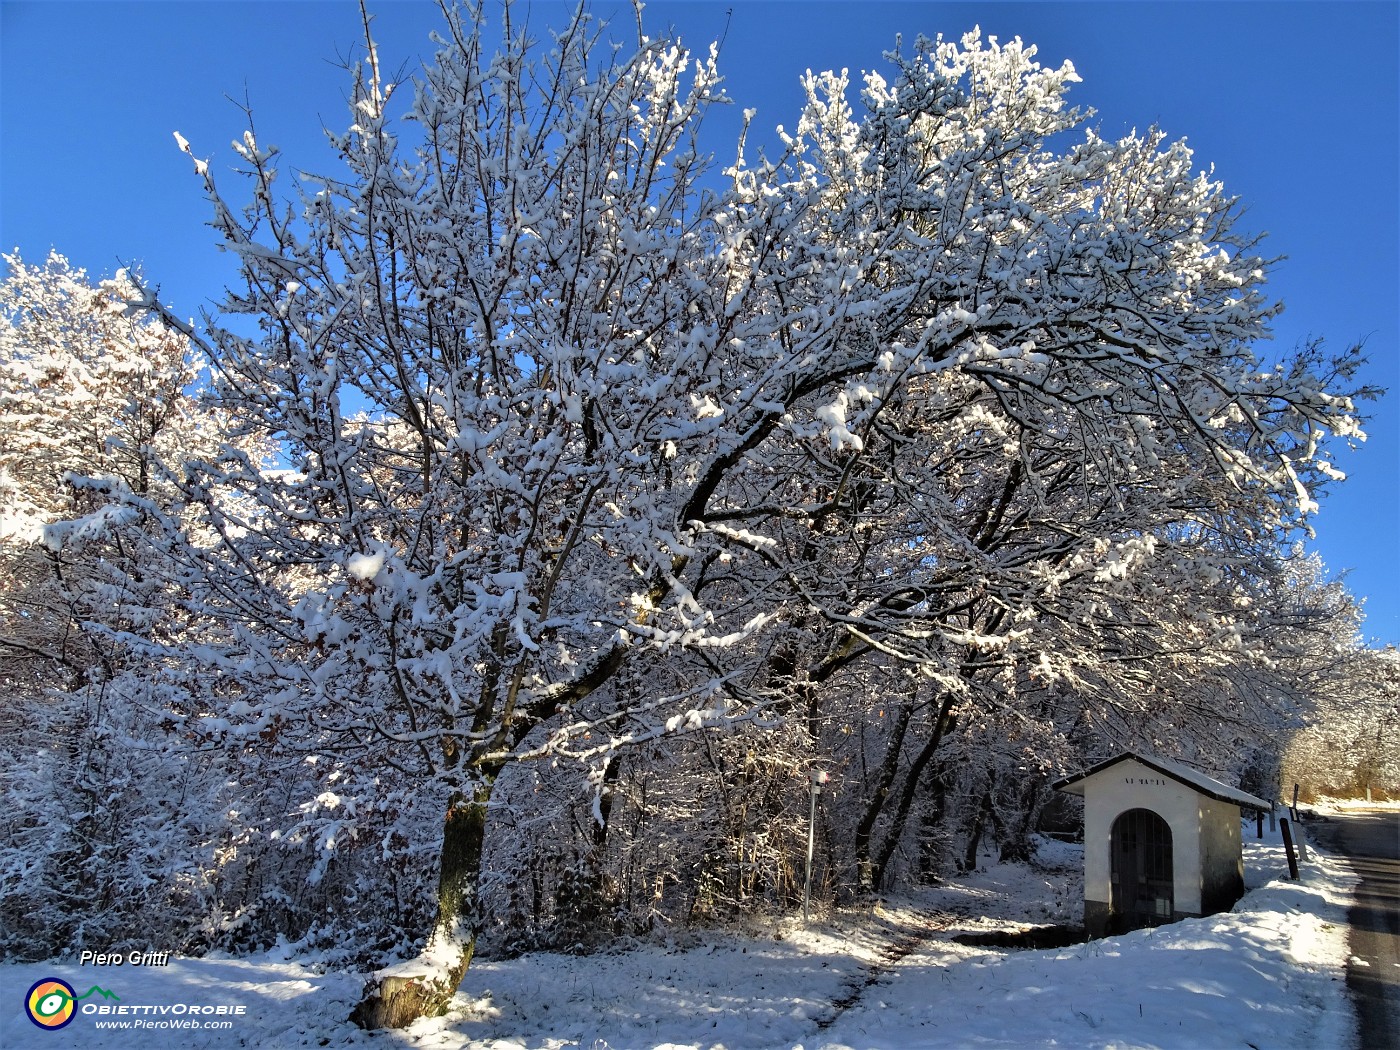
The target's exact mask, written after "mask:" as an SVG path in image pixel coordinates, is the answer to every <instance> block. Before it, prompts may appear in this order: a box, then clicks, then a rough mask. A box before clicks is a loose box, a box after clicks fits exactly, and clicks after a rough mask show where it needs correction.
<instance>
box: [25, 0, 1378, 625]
mask: <svg viewBox="0 0 1400 1050" xmlns="http://www.w3.org/2000/svg"><path fill="white" fill-rule="evenodd" d="M731 9H732V17H730V18H729V26H728V35H727V38H726V40H725V44H724V49H723V52H722V55H721V68H722V70H723V72H724V73H725V75H726V77H727V90H728V93H729V95H730V96H731V97H732V98H733V99H734V100H735V101H736V103H738V105H737V106H736V107H734V110H736V111H737V109H739V108H742V107H745V106H752V107H756V108H757V109H758V119H757V124H758V125H759V126H764V127H772V126H773V125H775V124H780V123H786V124H789V125H791V124H792V123H793V122H794V118H795V115H796V112H797V107H798V104H799V101H800V91H799V89H798V85H797V78H798V76H799V75H800V74H801V73H802V72H803V70H805V69H807V68H811V69H813V70H818V69H828V68H841V67H848V68H849V69H850V70H851V71H852V73H853V74H857V75H858V73H859V71H861V70H864V69H869V68H873V67H880V66H882V60H881V53H882V52H883V51H885V50H887V49H889V48H890V47H891V46H892V44H893V42H894V38H895V35H896V34H897V33H903V34H904V36H905V39H906V41H912V38H913V37H914V36H915V35H917V34H918V33H921V32H922V33H925V34H927V35H929V36H932V35H934V34H936V33H943V34H944V35H945V36H950V37H958V36H961V34H962V33H963V32H965V31H966V30H968V29H969V28H971V27H972V26H973V25H977V24H980V25H981V27H982V29H983V31H984V33H990V34H995V35H997V36H999V37H1001V38H1002V39H1009V38H1010V37H1013V36H1020V37H1021V38H1022V39H1023V40H1025V41H1026V42H1027V43H1034V44H1036V45H1038V46H1039V48H1040V53H1041V59H1042V61H1044V62H1046V63H1052V64H1058V63H1059V62H1060V61H1062V60H1063V59H1066V58H1068V59H1070V60H1072V61H1073V62H1074V64H1075V66H1076V68H1077V69H1078V71H1079V74H1080V76H1081V77H1082V78H1083V80H1084V83H1083V84H1081V85H1078V87H1077V88H1076V89H1075V91H1074V92H1073V94H1072V96H1071V97H1072V98H1073V99H1074V100H1075V101H1076V102H1077V103H1078V104H1080V105H1087V106H1092V107H1093V108H1094V109H1096V110H1097V111H1098V115H1097V117H1096V120H1097V122H1098V123H1099V125H1100V127H1101V130H1102V133H1104V134H1106V135H1113V134H1118V133H1121V132H1123V131H1126V130H1127V129H1129V128H1132V127H1138V128H1145V127H1146V126H1148V125H1150V124H1153V123H1156V124H1159V125H1161V126H1162V127H1163V128H1164V129H1165V130H1166V131H1167V132H1168V133H1169V134H1170V135H1171V136H1173V137H1185V138H1186V139H1187V140H1188V141H1189V142H1190V143H1191V144H1192V146H1193V147H1194V148H1195V150H1196V157H1197V159H1198V160H1199V161H1200V163H1201V165H1202V166H1203V167H1205V166H1208V165H1212V164H1213V165H1214V166H1215V171H1216V175H1217V177H1219V178H1221V179H1223V180H1224V182H1225V185H1226V187H1227V188H1228V189H1229V190H1231V191H1232V192H1233V193H1235V194H1237V195H1239V196H1240V197H1242V198H1243V199H1244V201H1245V202H1246V203H1247V204H1248V206H1249V212H1248V214H1247V217H1246V224H1247V225H1248V226H1249V227H1250V229H1252V230H1254V231H1257V232H1260V233H1267V234H1268V235H1269V236H1268V239H1267V241H1266V243H1265V253H1266V254H1269V255H1284V256H1287V257H1288V258H1287V261H1285V262H1283V263H1282V264H1281V265H1280V266H1279V267H1278V268H1277V270H1276V272H1275V274H1274V275H1273V277H1272V287H1273V292H1274V294H1275V295H1276V296H1277V297H1278V298H1280V299H1282V300H1283V301H1284V302H1285V303H1286V304H1287V310H1286V312H1285V313H1284V315H1283V317H1282V318H1281V320H1280V322H1279V323H1278V325H1277V326H1276V333H1277V342H1278V345H1279V346H1280V347H1283V348H1287V347H1289V346H1292V345H1293V344H1295V343H1297V342H1299V341H1301V340H1304V339H1306V338H1308V337H1310V336H1324V337H1326V338H1327V340H1328V341H1329V342H1330V343H1332V344H1333V345H1335V346H1336V347H1338V348H1340V347H1342V346H1343V345H1345V344H1348V343H1350V342H1353V341H1356V340H1360V339H1365V340H1366V343H1367V348H1368V351H1369V354H1370V356H1371V359H1372V364H1371V366H1370V369H1369V372H1368V374H1367V377H1366V378H1367V380H1368V381H1369V382H1371V383H1373V384H1376V385H1381V386H1385V387H1387V388H1389V389H1390V390H1391V391H1392V393H1390V394H1389V395H1388V396H1387V397H1386V398H1385V399H1384V400H1382V401H1381V402H1379V403H1376V404H1373V405H1372V406H1371V408H1370V410H1371V411H1372V412H1373V413H1374V416H1375V418H1374V419H1373V420H1372V421H1371V424H1370V426H1369V427H1368V428H1367V430H1368V431H1369V433H1370V436H1371V439H1370V441H1369V442H1368V443H1367V444H1366V446H1365V447H1364V448H1363V449H1362V450H1361V451H1360V452H1357V453H1343V454H1341V455H1340V456H1339V461H1340V462H1339V465H1340V466H1341V467H1342V469H1344V470H1346V471H1347V472H1348V473H1349V475H1350V479H1349V480H1348V481H1347V482H1346V483H1345V484H1344V485H1341V486H1339V487H1337V489H1336V490H1335V491H1334V492H1333V493H1331V494H1330V495H1328V496H1326V497H1325V498H1324V500H1323V502H1322V511H1321V513H1320V515H1319V516H1318V517H1317V519H1316V522H1315V524H1316V529H1317V533H1318V538H1317V542H1316V547H1317V549H1318V550H1319V551H1320V552H1321V553H1322V555H1323V557H1324V559H1325V560H1326V562H1327V564H1328V565H1329V566H1330V567H1331V568H1332V569H1333V570H1334V571H1341V570H1351V572H1350V576H1349V583H1350V586H1351V588H1352V590H1353V591H1354V592H1355V593H1357V594H1359V595H1364V596H1366V597H1367V609H1368V613H1369V618H1368V622H1367V627H1366V631H1367V634H1368V635H1369V636H1371V637H1373V638H1375V639H1378V640H1380V641H1382V642H1394V643H1400V586H1398V585H1400V569H1398V568H1397V556H1396V551H1397V546H1400V428H1397V415H1398V414H1400V413H1397V405H1400V370H1397V361H1400V345H1398V344H1400V331H1398V330H1397V329H1398V327H1400V326H1398V325H1397V313H1398V312H1400V310H1398V308H1397V299H1400V273H1398V272H1397V242H1398V241H1400V221H1397V201H1398V200H1400V188H1397V171H1398V170H1400V159H1397V139H1398V138H1400V134H1398V132H1400V107H1397V99H1398V98H1400V73H1397V55H1400V29H1398V28H1397V26H1398V25H1400V17H1398V16H1400V4H1397V3H1395V2H1394V0H1376V2H1362V3H1346V2H1326V3H1322V2H1288V0H1273V2H1262V0H1261V2H1232V0H1203V2H1176V3H1167V2H1161V3H1157V2H1149V3H1128V2H1097V3H1090V2H1080V3H1058V2H1053V3H995V2H983V3H978V4H960V3H912V2H911V3H855V2H846V3H839V2H827V3H820V2H815V3H814V2H805V3H804V2H796V0H793V2H749V0H715V2H709V3H682V2H670V0H656V2H653V3H651V4H649V5H648V7H647V9H646V14H645V20H646V22H647V24H648V29H649V31H650V33H651V34H652V35H654V36H655V35H661V33H663V32H664V31H666V30H667V29H668V28H671V27H674V28H675V29H676V30H677V31H679V32H680V33H681V35H682V38H683V39H684V40H685V42H686V43H688V44H691V45H693V46H696V47H703V46H706V45H707V44H708V42H709V41H710V40H712V39H716V38H718V37H719V36H720V35H721V34H722V33H724V31H725V24H726V17H727V12H729V11H730V10H731ZM520 10H522V11H524V10H528V13H529V16H530V19H531V23H532V25H534V26H537V27H539V28H540V29H541V30H543V28H544V27H545V26H547V25H558V24H561V22H562V20H563V18H564V13H565V8H564V7H563V6H562V5H559V4H555V3H534V4H531V5H528V7H527V5H525V4H523V3H522V4H521V6H520ZM593 10H594V12H595V13H596V14H598V15H600V16H603V17H608V18H612V19H613V20H615V21H617V22H619V23H621V24H623V25H626V24H629V23H630V21H631V18H632V15H631V8H630V4H627V3H621V2H618V0H605V2H600V3H596V4H594V6H593ZM372 11H373V12H374V13H375V15H376V21H375V29H376V34H377V36H378V38H379V41H380V51H381V61H382V64H383V65H384V66H385V68H386V70H398V69H400V68H401V67H405V68H406V69H407V70H408V71H409V72H410V73H411V72H412V71H413V70H414V69H415V68H416V67H417V66H418V64H419V62H420V60H421V59H422V58H424V57H426V56H428V55H429V54H430V53H431V45H430V43H429V41H428V33H429V32H430V31H431V30H432V29H433V28H435V27H436V26H437V25H438V22H439V15H438V13H437V9H436V6H435V5H434V4H431V3H428V2H425V0H377V2H374V3H373V4H372ZM360 40H361V31H360V24H359V13H358V8H357V6H356V4H355V2H354V0H322V2H295V0H283V2H248V0H241V2H224V3H212V2H209V3H202V2H183V3H177V2H165V3H154V2H142V3H131V2H112V3H94V2H84V3H77V2H74V3H69V2H62V0H49V2H37V3H21V2H11V0H0V154H2V155H0V246H3V247H4V248H5V249H6V250H9V249H10V248H13V247H18V248H19V249H20V251H21V253H22V255H23V256H24V257H25V258H26V259H27V260H28V261H30V262H38V261H40V260H41V259H42V257H43V256H44V255H45V254H46V253H47V252H48V250H49V248H50V246H52V247H55V248H57V249H58V250H59V251H61V252H63V253H64V254H66V255H67V256H68V257H69V258H70V259H72V260H73V261H74V262H75V263H77V264H79V265H81V266H84V267H86V268H87V269H88V270H89V272H90V273H93V274H106V273H110V272H111V271H112V270H114V269H115V268H116V267H117V265H119V264H120V263H129V262H139V263H140V264H141V265H142V267H143V269H144V270H145V272H146V273H147V274H148V275H149V276H150V277H151V278H152V279H153V280H154V281H155V282H157V283H158V284H159V285H160V287H161V290H162V294H163V296H164V297H165V298H166V299H167V300H168V301H170V302H172V303H173V304H174V306H175V307H176V309H177V310H178V311H179V312H181V313H184V314H194V313H196V312H197V311H198V310H199V308H200V307H201V306H202V305H203V304H205V303H207V302H208V301H209V300H211V299H214V298H216V297H217V295H218V292H219V290H220V288H221V287H222V284H223V282H224V281H225V280H227V279H228V277H229V273H230V271H229V261H228V260H227V258H225V257H224V256H222V255H220V254H219V253H218V252H217V251H216V250H215V248H214V238H213V234H212V231H210V230H209V229H208V228H207V227H206V226H205V223H206V222H207V220H208V208H207V205H206V203H205V201H204V200H203V198H202V195H201V187H200V184H199V182H198V181H197V180H196V179H195V177H194V176H193V174H192V173H191V165H190V162H189V159H188V158H187V157H184V156H182V155H181V154H180V153H178V152H177V151H176V148H175V144H174V139H173V138H172V132H174V131H177V130H178V131H180V132H181V133H182V134H184V135H185V137H186V138H188V139H189V140H190V143H191V145H192V148H193V150H194V152H195V155H196V156H200V157H208V158H211V160H212V162H213V165H214V170H215V171H216V172H217V173H219V176H220V181H221V185H222V186H223V188H224V190H225V192H226V193H228V194H230V196H231V197H232V199H234V200H238V199H241V198H240V193H241V188H240V187H239V186H238V185H237V180H236V178H235V177H234V176H233V175H232V173H231V172H230V171H229V170H228V169H229V168H231V167H233V166H234V162H235V160H236V158H235V157H234V155H233V152H232V150H231V149H230V148H229V142H230V140H231V139H233V138H236V137H238V136H239V135H241V133H242V130H243V127H244V123H243V116H242V114H241V112H240V111H239V110H238V108H236V106H235V105H234V104H233V103H231V102H230V101H229V98H233V99H236V100H238V101H239V102H242V101H243V100H244V98H245V97H246V98H247V100H248V101H249V102H251V104H252V107H253V111H254V117H255V120H256V122H257V128H258V138H259V142H260V143H262V144H267V143H271V144H276V145H278V146H280V147H282V149H283V151H284V153H285V154H286V160H287V162H288V164H290V165H293V166H296V167H301V168H308V169H312V170H327V169H331V167H332V160H331V158H330V157H329V156H328V154H327V152H326V151H325V149H324V146H323V144H322V143H321V141H320V128H321V126H322V124H323V123H325V124H329V125H330V126H333V127H335V128H337V129H340V128H342V127H343V126H344V124H345V123H346V121H345V116H344V107H343V103H342V100H343V98H344V95H345V91H346V83H347V81H346V76H345V74H344V73H343V71H342V70H341V69H340V68H338V60H339V58H341V57H343V56H346V55H349V54H352V53H354V49H355V48H356V47H357V46H358V44H359V43H360ZM726 120H733V121H737V112H733V113H724V114H722V115H721V119H720V120H719V121H718V122H717V123H719V124H720V125H721V129H720V130H723V127H722V125H723V124H724V123H725V121H726ZM717 148H718V147H717ZM726 159H727V156H726Z"/></svg>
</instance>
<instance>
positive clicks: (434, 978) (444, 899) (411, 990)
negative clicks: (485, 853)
mask: <svg viewBox="0 0 1400 1050" xmlns="http://www.w3.org/2000/svg"><path fill="white" fill-rule="evenodd" d="M494 780H495V778H494V776H493V777H491V778H490V779H488V780H486V781H485V782H483V783H481V784H479V785H478V786H477V787H476V788H475V790H474V791H473V792H472V794H471V797H470V798H468V797H467V796H466V795H465V794H463V793H461V792H458V793H456V794H454V795H453V797H452V800H451V801H450V802H449V804H448V807H447V816H446V818H445V819H444V820H443V828H442V859H441V861H440V865H439V868H438V915H437V921H436V922H435V923H434V924H433V933H432V936H431V937H429V938H428V943H427V945H426V946H425V947H424V949H423V952H422V953H421V954H420V955H419V957H418V958H417V959H416V960H414V961H412V962H409V963H403V964H401V965H398V966H393V967H390V968H389V969H387V970H381V971H380V972H379V973H377V974H375V975H374V976H373V977H371V978H370V980H369V982H368V983H367V984H366V985H365V992H364V996H363V998H362V999H361V1000H360V1002H359V1005H357V1006H356V1007H355V1009H354V1011H353V1012H352V1013H351V1014H350V1020H351V1021H353V1022H354V1023H355V1024H357V1025H359V1026H360V1027H361V1028H404V1027H406V1026H408V1025H410V1024H412V1023H413V1022H414V1021H416V1020H417V1019H418V1018H420V1017H437V1016H440V1015H441V1014H443V1013H444V1012H445V1011H446V1010H447V1004H448V1003H449V1002H451V1000H452V997H453V996H454V995H456V994H457V987H458V985H460V984H461V983H462V978H463V977H464V976H466V973H467V967H468V966H469V965H471V960H472V953H473V951H474V950H475V948H476V935H477V931H478V929H479V928H480V913H479V901H478V900H477V889H478V887H479V885H480V881H481V856H482V847H483V846H484V844H485V841H486V806H487V803H488V802H489V801H490V800H491V787H492V784H493V783H494Z"/></svg>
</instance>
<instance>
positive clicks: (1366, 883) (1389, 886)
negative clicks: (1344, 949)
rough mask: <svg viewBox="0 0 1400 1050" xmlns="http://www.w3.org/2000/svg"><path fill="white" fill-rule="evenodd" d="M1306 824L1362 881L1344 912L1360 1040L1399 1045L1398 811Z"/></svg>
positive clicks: (1394, 1049) (1377, 1047)
mask: <svg viewBox="0 0 1400 1050" xmlns="http://www.w3.org/2000/svg"><path fill="white" fill-rule="evenodd" d="M1309 830H1310V831H1311V832H1312V834H1313V835H1315V836H1316V837H1317V838H1319V839H1321V840H1322V841H1323V842H1324V843H1325V844H1326V845H1327V846H1329V847H1330V848H1332V849H1335V850H1336V851H1337V852H1338V853H1341V854H1343V855H1344V856H1345V857H1346V858H1347V860H1348V863H1350V864H1351V866H1352V868H1353V869H1354V870H1355V872H1356V874H1357V875H1358V876H1359V877H1360V879H1361V882H1360V884H1359V885H1358V886H1357V887H1356V903H1355V904H1354V905H1353V906H1352V908H1351V911H1350V912H1349V913H1348V915H1347V919H1348V921H1349V922H1350V924H1351V942H1350V946H1351V962H1350V963H1349V964H1348V966H1347V988H1348V989H1349V990H1350V991H1351V994H1352V997H1353V998H1354V999H1355V1000H1356V1012H1357V1022H1358V1024H1359V1026H1360V1030H1361V1031H1360V1036H1361V1046H1363V1047H1365V1048H1366V1050H1400V813H1396V812H1395V811H1394V810H1389V811H1374V812H1359V813H1350V814H1340V813H1339V814H1336V815H1334V816H1332V817H1330V818H1329V819H1328V822H1327V823H1326V824H1321V825H1316V824H1315V825H1312V826H1311V827H1310V828H1309Z"/></svg>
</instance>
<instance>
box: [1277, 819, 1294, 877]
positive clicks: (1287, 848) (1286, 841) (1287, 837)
mask: <svg viewBox="0 0 1400 1050" xmlns="http://www.w3.org/2000/svg"><path fill="white" fill-rule="evenodd" d="M1278 826H1279V828H1280V829H1282V831H1283V848H1284V852H1286V853H1287V854H1288V877H1289V878H1290V879H1296V878H1297V877H1298V858H1297V857H1296V856H1294V854H1293V832H1292V831H1291V830H1290V829H1289V827H1288V820H1287V819H1286V818H1285V819H1284V820H1280V821H1279V822H1278Z"/></svg>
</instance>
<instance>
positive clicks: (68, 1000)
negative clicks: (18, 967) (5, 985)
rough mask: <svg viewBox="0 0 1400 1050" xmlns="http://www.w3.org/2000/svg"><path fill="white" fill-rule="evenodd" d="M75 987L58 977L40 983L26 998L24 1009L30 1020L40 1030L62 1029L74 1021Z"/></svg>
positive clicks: (47, 978) (45, 979) (30, 990)
mask: <svg viewBox="0 0 1400 1050" xmlns="http://www.w3.org/2000/svg"><path fill="white" fill-rule="evenodd" d="M74 998H75V995H74V993H73V986H72V985H71V984H69V983H68V982H67V981H61V980H59V979H58V978H57V977H46V978H44V979H43V980H42V981H39V982H38V983H37V984H35V985H34V987H33V988H31V989H29V994H28V995H27V996H25V999H24V1008H25V1011H26V1012H27V1013H28V1014H29V1019H30V1020H31V1021H33V1022H34V1023H35V1024H37V1025H38V1026H39V1027H40V1028H49V1029H54V1028H62V1027H63V1026H64V1025H66V1024H67V1023H68V1022H69V1021H71V1020H73V1013H74V1009H73V1000H74Z"/></svg>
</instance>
